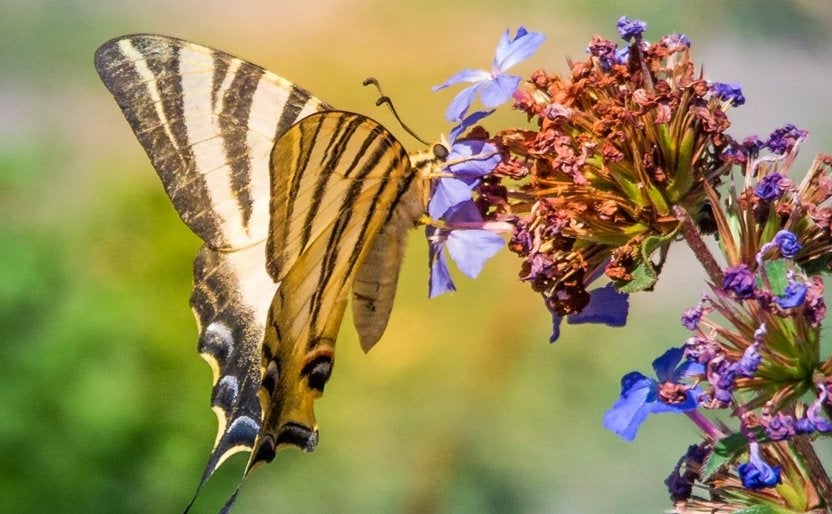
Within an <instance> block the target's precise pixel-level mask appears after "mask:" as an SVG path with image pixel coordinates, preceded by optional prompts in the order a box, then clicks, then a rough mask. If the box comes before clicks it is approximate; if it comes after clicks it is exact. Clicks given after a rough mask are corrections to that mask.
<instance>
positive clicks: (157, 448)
mask: <svg viewBox="0 0 832 514" xmlns="http://www.w3.org/2000/svg"><path fill="white" fill-rule="evenodd" d="M622 14H627V15H628V16H630V17H638V18H641V19H644V20H646V21H647V22H648V25H649V27H648V32H647V37H648V39H651V40H655V39H657V38H658V37H659V36H661V35H663V34H666V33H670V32H684V33H685V34H687V35H688V36H689V37H690V39H691V40H692V41H693V50H694V57H695V59H696V60H697V61H698V62H700V63H704V65H705V70H706V74H707V76H708V77H709V78H711V79H714V80H719V81H738V82H740V83H741V84H742V85H743V89H744V92H745V94H746V96H747V97H748V103H747V104H746V105H745V106H743V107H741V108H739V109H737V110H735V111H733V112H732V113H731V116H732V120H733V121H734V125H733V127H732V129H731V130H730V133H731V134H732V135H734V136H737V137H742V136H744V135H747V134H749V133H758V134H760V135H761V136H766V135H767V134H768V133H769V132H770V131H771V130H772V129H774V128H776V127H778V126H780V125H782V124H783V123H785V122H793V123H795V124H797V125H798V126H800V127H803V128H806V129H809V130H810V131H811V133H812V137H811V139H810V140H809V141H808V142H807V143H806V145H805V146H804V152H803V156H802V163H803V164H804V166H803V167H802V168H801V169H804V168H805V164H807V163H808V162H809V160H810V156H812V155H813V154H815V153H817V152H819V151H823V150H827V151H832V128H830V123H829V119H830V116H832V100H830V92H832V86H830V82H829V77H830V69H832V6H830V4H827V3H824V2H813V1H809V0H806V1H802V2H789V1H780V2H770V1H758V2H732V3H729V2H724V3H722V2H713V1H697V2H633V1H630V2H627V1H624V2H622V1H612V0H610V1H602V2H562V1H532V0H526V1H517V2H512V3H511V6H509V5H508V2H504V1H495V0H484V1H444V2H439V1H434V0H431V1H421V2H416V1H402V2H384V1H361V0H348V1H339V2H335V1H311V0H310V1H308V2H305V3H304V4H301V2H298V1H283V0H281V1H275V2H261V3H254V2H220V1H214V2H197V1H185V2H178V3H176V5H171V2H167V1H163V0H149V1H144V2H123V1H103V0H102V1H100V2H95V1H78V2H66V1H57V0H2V3H0V334H2V344H3V346H2V358H0V511H2V512H178V511H179V510H181V508H182V507H184V505H185V504H186V503H187V501H188V499H189V497H190V494H191V493H192V491H193V488H194V487H195V485H196V483H197V480H198V478H199V475H200V473H201V471H202V467H203V465H204V463H205V459H206V457H207V455H208V450H209V448H210V446H211V443H212V442H213V440H214V436H215V429H216V420H215V417H214V415H213V414H212V413H211V411H210V409H209V408H208V395H209V390H210V371H209V368H208V366H206V365H205V363H204V362H203V361H202V360H201V359H200V358H199V357H198V356H197V354H196V351H195V349H196V330H195V324H194V321H193V319H192V316H191V312H190V309H189V308H188V304H187V299H188V295H189V292H190V283H191V261H192V259H193V257H194V254H195V252H196V250H197V248H198V246H199V242H198V241H197V238H196V237H195V236H193V235H192V234H191V233H190V232H189V231H188V230H187V229H186V228H185V226H184V225H183V224H182V223H181V222H180V221H179V220H178V218H177V216H176V214H175V212H174V211H173V209H172V207H171V206H170V205H169V202H168V200H167V198H166V197H165V196H164V193H163V191H162V188H161V187H160V184H159V183H158V179H157V178H156V175H155V173H154V172H153V170H152V169H151V167H150V165H149V162H148V159H147V158H146V156H145V155H144V154H143V152H142V150H141V148H140V147H139V145H138V143H137V142H136V141H135V140H134V137H133V135H132V133H131V132H130V130H129V128H128V126H127V123H126V122H125V120H124V119H123V118H122V116H121V113H120V112H119V110H118V108H117V107H116V104H115V102H114V101H113V100H112V99H111V98H110V96H109V94H108V93H107V91H106V90H105V88H104V87H103V86H102V85H101V84H100V82H99V80H98V77H97V76H96V73H95V71H94V69H93V66H92V55H93V52H94V50H95V48H96V47H97V46H98V45H99V44H101V43H103V42H104V41H106V40H107V39H109V38H111V37H114V36H117V35H120V34H125V33H130V32H158V33H163V34H169V35H175V36H178V37H181V38H184V39H189V40H193V41H195V42H200V43H203V44H206V45H209V46H214V47H217V48H221V49H224V50H226V51H228V52H230V53H232V54H235V55H238V56H240V57H243V58H246V59H248V60H251V61H254V62H256V63H259V64H261V65H263V66H265V67H267V68H269V69H271V70H273V71H275V72H277V73H279V74H281V75H283V76H285V77H287V78H289V79H290V80H293V81H296V82H298V83H300V84H301V85H303V86H305V87H306V88H308V89H310V90H312V91H313V92H315V94H317V95H318V96H319V97H320V98H322V99H324V100H325V101H327V102H330V103H332V104H333V105H336V106H338V107H340V108H344V109H349V110H354V111H358V112H362V113H366V114H370V115H372V116H374V117H376V118H377V119H379V120H380V121H382V122H383V123H385V124H387V125H388V126H389V127H391V128H392V129H393V130H394V131H396V133H397V134H399V135H401V136H402V140H403V141H405V142H406V144H407V145H409V146H410V147H411V148H416V147H418V145H416V144H411V143H412V140H411V139H409V138H407V137H406V136H404V135H403V134H402V132H401V131H400V130H398V129H397V127H396V124H395V122H394V121H393V120H392V119H391V116H390V115H389V114H388V112H387V111H386V110H384V109H377V108H375V107H374V106H373V102H374V100H375V93H373V92H372V91H370V90H368V89H367V88H363V87H361V81H362V80H363V79H364V78H366V77H368V76H375V77H377V78H378V79H379V80H380V81H381V83H382V84H383V85H384V87H385V90H386V92H387V94H388V95H390V96H392V97H393V98H394V99H395V101H396V103H397V106H398V108H399V111H400V113H401V115H402V117H403V118H404V119H405V120H406V121H407V123H408V124H410V125H411V126H412V127H414V128H415V129H417V130H418V132H420V133H421V134H426V135H434V134H439V133H441V132H447V131H448V129H449V126H448V125H447V124H446V123H445V122H444V120H443V113H444V109H445V106H446V105H447V103H448V102H449V101H450V99H451V98H452V94H453V93H452V92H441V93H432V92H431V90H430V87H431V86H433V85H435V84H439V83H441V82H443V81H444V80H445V79H446V78H447V77H449V76H450V75H451V74H452V73H454V72H456V71H458V70H459V69H462V68H464V67H475V68H488V67H489V66H490V62H491V57H492V55H493V51H494V47H495V45H496V42H497V40H498V38H499V36H500V34H501V32H502V31H503V30H505V28H506V27H512V28H514V27H516V26H518V25H520V24H523V25H526V26H527V27H528V28H530V29H533V30H538V31H542V32H545V33H546V34H547V35H548V36H549V39H548V40H547V41H546V43H545V44H544V46H543V47H542V48H541V49H540V50H539V51H538V53H537V55H536V56H535V57H533V58H532V59H531V60H530V61H529V62H527V63H524V64H523V65H521V66H519V67H518V68H517V70H516V71H517V72H518V73H522V74H527V73H529V72H530V71H532V70H533V69H535V68H537V67H546V68H548V69H550V70H555V71H564V70H565V69H566V66H565V57H566V56H572V57H573V58H575V59H582V58H583V56H584V48H585V46H586V43H587V41H588V40H589V38H590V36H591V35H592V34H595V33H598V34H601V35H604V36H606V37H608V38H611V39H614V38H616V33H615V21H616V20H617V18H618V17H619V16H620V15H622ZM522 122H523V119H522V117H521V116H518V115H517V114H515V113H512V112H511V111H510V109H506V112H505V113H503V114H501V115H500V116H498V117H495V118H494V119H493V120H491V124H490V126H491V127H492V128H499V127H501V126H507V125H508V124H518V123H522ZM429 137H432V136H429ZM426 253H427V252H426V245H425V243H424V241H423V238H422V237H421V235H417V234H415V233H414V234H413V235H412V239H411V241H410V249H409V253H408V255H407V259H406V262H405V267H404V271H403V278H402V281H401V282H402V283H401V287H400V290H399V296H398V301H397V305H396V308H395V310H394V313H393V317H392V320H391V323H390V326H389V327H388V330H387V332H386V335H385V337H384V338H383V340H382V341H381V343H380V344H379V346H378V347H377V348H376V349H374V350H373V351H372V352H371V353H370V354H369V355H367V356H365V355H364V354H363V353H362V352H361V350H360V349H359V346H358V344H357V340H356V338H355V334H354V330H353V329H352V326H351V324H350V322H349V321H346V322H345V324H344V328H343V330H342V334H341V338H340V341H339V355H338V365H337V366H336V368H335V369H336V371H335V374H334V375H333V379H332V380H331V381H330V383H329V385H328V386H327V392H326V395H325V396H324V397H323V399H322V400H320V401H319V402H318V404H317V415H318V421H319V423H320V427H321V444H320V446H319V448H318V450H317V451H316V452H315V453H313V454H311V455H304V454H301V453H300V452H296V451H287V452H284V453H282V454H280V455H279V457H278V458H277V459H276V461H275V462H274V463H273V464H272V465H270V466H267V467H265V468H261V469H258V471H257V472H255V473H254V474H253V475H252V476H251V478H250V480H248V482H247V484H246V486H245V488H244V489H243V493H242V495H241V497H240V499H239V501H238V505H237V509H236V512H241V513H246V512H251V513H253V512H258V513H259V512H294V511H300V510H304V511H308V512H607V513H641V512H661V511H662V510H663V509H666V508H669V507H670V505H669V502H668V500H667V496H666V493H665V491H664V486H663V484H662V481H663V479H664V478H665V476H666V475H667V474H668V473H669V472H670V470H671V469H672V468H673V465H674V464H675V462H676V459H677V458H678V456H679V455H681V453H682V452H684V450H685V448H686V447H687V445H688V444H690V443H691V442H694V441H696V440H697V435H696V432H695V430H694V429H693V427H692V426H691V425H690V424H689V423H688V422H687V421H686V420H685V419H684V418H683V417H676V416H670V415H667V416H660V417H656V418H653V419H650V420H649V422H648V423H646V424H645V425H644V426H643V428H642V430H641V432H640V434H639V437H638V438H637V440H636V441H635V442H633V443H630V444H628V443H625V442H623V441H621V440H619V439H618V438H617V437H616V436H615V435H613V434H611V433H609V432H606V431H605V430H603V429H602V427H601V418H602V416H603V413H604V411H605V410H606V409H607V408H608V407H609V405H610V404H611V403H612V402H613V401H614V399H615V398H616V396H617V393H618V383H619V379H620V377H621V376H622V375H623V374H624V373H626V372H628V371H631V370H634V369H639V370H641V371H643V372H648V371H649V370H650V367H649V366H650V361H651V360H652V359H653V358H654V357H655V356H657V355H659V354H660V353H661V352H662V351H663V350H664V349H666V348H667V347H668V346H670V345H678V344H680V343H681V342H682V341H684V339H685V338H686V333H685V331H684V330H683V329H682V328H681V327H680V326H679V323H678V317H679V314H680V313H681V311H682V310H683V309H684V308H685V307H687V306H689V305H691V304H693V303H695V302H696V300H697V299H698V297H699V293H700V291H701V290H702V285H703V274H702V272H701V271H700V269H699V268H698V266H697V265H696V264H695V262H694V261H693V259H692V258H691V256H690V254H689V253H688V252H687V251H686V250H685V249H683V248H681V247H678V248H675V249H674V250H673V251H672V252H671V254H670V260H669V263H668V265H667V266H666V271H665V273H664V275H663V277H662V280H661V281H660V283H659V285H658V287H657V288H656V291H655V292H653V293H645V294H640V295H638V296H635V297H633V298H632V301H631V304H632V314H631V317H630V323H629V326H627V327H626V328H621V329H609V328H602V327H591V326H590V327H587V326H565V327H564V330H563V336H562V339H561V340H560V341H559V342H558V343H557V344H555V345H549V344H548V343H547V339H548V336H549V329H550V327H549V319H548V315H547V313H546V311H545V309H544V308H543V305H542V302H541V301H540V299H539V298H538V297H536V296H535V295H534V294H533V293H532V292H531V291H530V290H529V289H528V288H527V287H526V286H524V285H523V284H520V283H518V281H517V280H516V275H517V265H518V261H517V260H516V259H515V258H514V257H513V256H512V255H511V254H509V253H508V252H503V253H502V254H501V255H499V256H498V257H497V258H496V259H494V261H493V262H491V263H489V264H488V266H487V267H486V270H485V271H484V272H483V274H482V276H481V277H480V278H479V279H478V280H476V281H470V280H467V279H464V278H462V279H460V280H459V281H458V282H457V285H458V286H459V289H460V291H459V292H458V293H456V294H453V295H447V296H444V297H441V298H438V299H434V300H431V301H428V299H427V294H426V282H427V273H426V271H427V267H426ZM244 462H245V459H244V457H242V456H237V457H235V458H233V459H231V460H230V461H229V462H228V464H227V465H226V466H225V467H224V468H223V469H222V470H220V471H219V472H218V473H217V475H216V477H215V479H214V480H212V481H211V482H210V484H209V485H208V487H207V488H206V490H205V492H204V495H203V496H202V497H201V499H200V501H199V503H198V505H197V511H198V512H213V511H216V510H217V508H218V506H219V505H221V504H222V502H223V501H224V499H225V497H226V496H227V495H228V494H229V492H230V491H231V490H232V488H233V487H234V485H236V481H237V479H238V476H239V473H240V471H241V469H242V467H243V464H244Z"/></svg>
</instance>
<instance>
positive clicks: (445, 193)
mask: <svg viewBox="0 0 832 514" xmlns="http://www.w3.org/2000/svg"><path fill="white" fill-rule="evenodd" d="M475 184H476V183H474V184H469V183H468V182H466V181H463V180H459V179H456V178H452V177H445V178H442V179H440V180H439V182H438V183H437V185H436V189H435V190H434V192H433V195H431V198H430V203H429V204H428V214H429V215H430V217H431V218H433V219H435V220H438V219H439V218H441V217H442V216H444V215H445V213H446V212H447V211H448V209H450V208H451V207H453V206H455V205H458V204H460V203H462V202H465V201H468V200H470V199H471V190H472V189H473V187H474V185H475Z"/></svg>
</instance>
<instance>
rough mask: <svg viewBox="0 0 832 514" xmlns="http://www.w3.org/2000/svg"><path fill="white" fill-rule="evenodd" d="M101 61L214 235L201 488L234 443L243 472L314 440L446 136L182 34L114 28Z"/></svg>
mask: <svg viewBox="0 0 832 514" xmlns="http://www.w3.org/2000/svg"><path fill="white" fill-rule="evenodd" d="M95 66H96V69H97V70H98V73H99V75H100V77H101V79H102V80H103V82H104V84H105V85H106V87H107V88H108V89H109V90H110V92H111V93H112V95H113V96H114V97H115V100H116V102H117V103H118V105H119V107H121V110H122V111H123V113H124V116H125V117H126V118H127V121H128V123H129V124H130V127H131V128H132V129H133V131H134V133H135V135H136V137H137V138H138V140H139V142H140V143H141V145H142V146H143V147H144V149H145V151H146V152H147V154H148V156H149V157H150V160H151V162H152V164H153V166H154V167H155V169H156V171H157V172H158V174H159V177H160V178H161V180H162V184H163V185H164V188H165V191H166V192H167V194H168V196H169V197H170V199H171V202H172V203H173V205H174V207H175V208H176V211H177V212H178V214H179V216H180V217H181V218H182V221H184V222H185V224H186V225H187V226H188V227H189V228H190V229H191V230H192V231H193V232H194V233H195V234H196V235H198V236H199V237H200V238H201V239H202V240H203V241H204V244H203V246H202V248H201V249H200V250H199V253H198V254H197V256H196V260H195V262H194V287H193V292H192V294H191V299H190V304H191V307H192V309H193V312H194V315H195V317H196V320H197V325H198V329H199V343H198V350H199V353H200V355H201V356H202V357H203V358H204V359H205V360H206V361H207V362H208V364H209V365H210V366H211V369H212V371H213V390H212V393H211V406H212V409H213V410H214V411H215V413H216V415H217V418H218V420H219V427H218V433H217V438H216V441H215V443H214V446H213V449H212V450H211V454H210V456H209V459H208V463H207V465H206V467H205V471H204V473H203V475H202V479H201V480H200V485H199V488H201V487H202V485H203V484H204V483H205V481H206V480H207V479H208V478H209V477H210V476H211V474H212V473H213V472H214V471H215V470H216V469H217V468H218V467H219V466H220V465H221V464H222V462H223V461H225V459H227V458H228V457H229V456H230V455H232V454H234V453H236V452H239V451H249V452H251V455H250V457H249V461H248V464H247V466H246V470H245V474H244V476H246V475H247V474H248V473H249V471H250V470H251V469H252V468H253V467H254V466H255V465H257V464H260V463H266V462H270V461H271V460H272V459H273V458H274V457H275V453H276V452H277V450H278V449H281V448H283V447H286V446H295V447H298V448H301V449H302V450H305V451H312V450H313V449H315V447H316V445H317V442H318V428H317V424H316V421H315V414H314V411H313V403H314V401H315V399H317V398H318V397H320V396H321V394H322V393H323V391H324V387H325V385H326V383H327V381H328V380H329V377H330V375H331V373H332V367H333V363H334V349H335V339H336V336H337V335H338V329H339V327H340V325H341V321H342V318H343V316H344V312H345V309H346V306H347V303H348V300H349V299H350V298H351V300H352V301H351V303H352V311H353V318H354V320H355V327H356V329H357V331H358V334H359V339H360V343H361V346H362V348H363V349H364V350H365V351H369V349H370V348H372V347H373V345H374V344H375V343H376V342H377V341H378V340H379V338H380V337H381V335H382V332H383V331H384V329H385V327H386V325H387V322H388V319H389V316H390V311H391V308H392V305H393V299H394V296H395V293H396V282H397V279H398V274H399V268H400V267H401V263H402V257H403V251H404V242H405V236H406V233H407V231H408V230H409V229H410V228H413V227H414V226H416V225H417V224H418V222H419V220H420V217H421V216H423V215H424V212H425V203H426V198H427V195H428V194H429V189H430V177H431V176H435V175H436V174H437V173H438V171H439V169H440V168H441V166H442V163H443V160H444V159H445V157H446V156H447V153H448V150H447V148H446V147H445V146H443V145H441V144H437V145H434V146H433V147H431V148H429V149H428V150H426V151H422V152H418V153H415V154H412V155H408V153H407V152H406V151H405V149H404V147H403V146H402V144H401V143H400V142H399V141H398V140H396V138H395V137H394V136H393V135H392V134H391V133H390V132H389V131H388V130H387V129H385V128H384V127H382V126H381V125H380V124H379V123H377V122H375V121H373V120H372V119H370V118H368V117H366V116H362V115H359V114H354V113H349V112H344V111H338V110H335V109H333V108H332V107H330V106H329V105H328V104H326V103H324V102H322V101H321V100H319V99H317V98H315V97H314V96H312V95H311V94H310V93H309V92H308V91H306V90H304V89H302V88H300V87H298V86H297V85H295V84H293V83H291V82H289V81H288V80H285V79H283V78H281V77H279V76H277V75H275V74H273V73H271V72H269V71H266V70H264V69H263V68H261V67H259V66H257V65H254V64H251V63H249V62H246V61H244V60H241V59H238V58H236V57H233V56H231V55H229V54H226V53H224V52H221V51H219V50H213V49H210V48H206V47H204V46H200V45H196V44H194V43H190V42H187V41H183V40H180V39H175V38H172V37H166V36H159V35H150V34H137V35H128V36H123V37H118V38H115V39H113V40H111V41H108V42H107V43H105V44H104V45H102V46H101V47H100V48H99V49H98V50H97V51H96V54H95ZM199 488H198V489H197V492H198V491H199ZM238 490H239V489H238ZM235 496H236V493H235ZM233 499H234V497H232V499H231V500H230V502H229V503H231V502H233Z"/></svg>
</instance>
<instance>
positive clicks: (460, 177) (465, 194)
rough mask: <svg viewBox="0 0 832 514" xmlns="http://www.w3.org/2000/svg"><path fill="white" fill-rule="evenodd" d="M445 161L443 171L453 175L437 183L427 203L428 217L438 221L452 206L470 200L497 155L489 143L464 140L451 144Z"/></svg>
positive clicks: (494, 148)
mask: <svg viewBox="0 0 832 514" xmlns="http://www.w3.org/2000/svg"><path fill="white" fill-rule="evenodd" d="M445 162H446V163H447V165H446V166H445V168H444V171H446V172H448V173H450V174H451V175H453V176H450V177H442V178H440V179H439V180H438V181H437V184H436V189H434V191H433V193H432V194H431V198H430V202H429V203H428V214H429V215H430V217H431V218H433V219H439V218H441V217H442V216H443V215H444V214H445V213H446V212H447V211H448V209H450V208H451V207H453V206H454V205H457V204H460V203H463V202H466V201H468V200H470V199H471V194H472V191H473V189H474V187H476V185H477V184H478V183H479V181H480V178H481V177H483V176H484V175H487V174H488V173H490V172H491V170H493V169H494V167H495V166H497V164H498V163H499V162H500V154H499V152H498V151H497V147H496V146H494V145H492V144H491V143H487V142H485V141H482V140H478V139H468V140H464V141H459V142H457V143H454V144H453V146H451V149H450V151H449V152H448V156H447V158H446V159H445ZM479 221H482V220H479Z"/></svg>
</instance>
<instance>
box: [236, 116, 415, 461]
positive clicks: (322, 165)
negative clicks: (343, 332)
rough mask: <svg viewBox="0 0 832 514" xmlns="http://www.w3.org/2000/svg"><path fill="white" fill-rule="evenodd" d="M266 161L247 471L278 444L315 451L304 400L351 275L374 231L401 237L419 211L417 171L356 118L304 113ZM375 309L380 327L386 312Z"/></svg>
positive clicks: (317, 387) (330, 353)
mask: <svg viewBox="0 0 832 514" xmlns="http://www.w3.org/2000/svg"><path fill="white" fill-rule="evenodd" d="M271 162H272V174H271V176H272V203H271V214H272V218H271V225H270V233H269V238H268V240H267V263H266V268H267V269H268V272H269V274H270V275H271V276H272V278H273V279H274V280H275V281H276V282H280V284H281V287H280V288H279V289H278V291H277V293H276V294H275V297H274V300H273V301H272V304H271V307H270V309H269V313H268V320H267V323H266V334H265V340H264V343H263V353H262V363H261V365H262V370H263V380H262V385H261V388H260V400H261V407H262V409H263V426H262V429H261V432H260V435H259V436H258V438H257V442H256V443H255V447H254V451H253V452H252V455H251V458H250V460H249V466H248V469H251V468H252V467H253V466H254V465H256V464H258V463H260V462H269V461H271V460H272V459H273V458H274V455H275V453H276V451H277V450H278V449H279V448H280V447H281V446H285V445H293V446H298V447H300V448H301V449H304V450H307V451H310V450H312V449H314V448H315V446H316V444H317V438H318V431H317V425H316V422H315V415H314V412H313V402H314V400H315V399H317V398H318V397H319V396H320V395H321V393H322V392H323V389H324V386H325V385H326V382H327V380H328V379H329V376H330V374H331V372H332V366H333V358H334V346H335V339H336V337H337V335H338V329H339V327H340V325H341V320H342V318H343V315H344V310H345V307H346V303H347V299H348V297H349V293H350V291H351V288H352V287H353V285H354V282H355V279H356V276H358V275H359V274H360V273H359V270H360V269H362V268H363V266H362V264H364V263H365V261H367V258H368V255H370V254H371V253H374V252H373V249H374V248H375V247H374V242H375V241H376V239H377V237H378V235H379V234H380V233H381V232H382V229H385V233H387V234H395V237H396V239H397V240H399V241H401V240H402V239H403V237H404V233H405V232H406V230H407V229H408V228H412V227H413V226H414V224H415V221H416V219H417V217H418V215H419V213H421V210H422V209H421V200H420V198H421V196H420V193H421V190H422V189H421V187H422V186H421V183H420V182H419V180H418V177H419V173H418V168H414V167H413V166H411V162H410V159H409V158H408V155H407V153H406V152H405V150H404V148H403V147H402V146H401V144H400V143H399V142H398V141H397V140H396V139H395V138H394V137H393V136H392V135H391V134H390V133H389V132H388V131H387V130H385V129H384V128H383V127H381V125H379V124H378V123H376V122H375V121H373V120H371V119H369V118H366V117H364V116H360V115H357V114H352V113H346V112H338V111H328V112H322V113H318V114H313V115H311V116H309V117H307V118H305V119H303V120H302V121H300V122H298V123H297V124H295V125H294V126H293V127H292V128H290V129H289V130H288V131H287V132H286V133H285V134H284V135H283V136H282V137H281V138H280V139H279V140H278V141H277V143H276V144H275V146H274V150H273V151H272V159H271ZM388 237H389V236H388ZM398 244H399V245H400V244H401V242H399V243H398ZM392 251H393V252H394V255H398V252H400V250H399V248H398V247H394V248H392ZM367 262H370V261H367ZM364 273H365V274H366V273H367V272H364ZM397 274H398V269H396V270H395V274H394V276H397ZM393 281H394V282H395V279H394V280H393ZM390 300H391V302H392V298H391V299H390ZM382 314H383V316H384V320H383V322H384V324H386V319H387V315H389V310H388V311H387V312H386V313H382Z"/></svg>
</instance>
